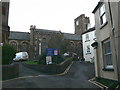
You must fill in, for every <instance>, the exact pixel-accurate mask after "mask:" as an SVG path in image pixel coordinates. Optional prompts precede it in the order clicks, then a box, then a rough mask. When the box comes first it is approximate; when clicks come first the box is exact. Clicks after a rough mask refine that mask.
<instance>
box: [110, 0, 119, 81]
mask: <svg viewBox="0 0 120 90" xmlns="http://www.w3.org/2000/svg"><path fill="white" fill-rule="evenodd" d="M108 5H109V11H110V20H111V26H112V34H113V42H114V48H115V52H116V41H115V33H114V31H115V28H114V25H113V18H112V12H111V6H110V0H108ZM115 58H116V64H117V76H118V82H120V78H119V77H120V76H119V67H118V65H119V63H118V57H117V54H116V53H115Z"/></svg>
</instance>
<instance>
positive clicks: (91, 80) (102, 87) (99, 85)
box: [88, 77, 108, 90]
mask: <svg viewBox="0 0 120 90" xmlns="http://www.w3.org/2000/svg"><path fill="white" fill-rule="evenodd" d="M93 79H95V77H94V78H92V79H90V80H88V81H89V82H91V83H93V84H95V85H96V86H98V87H100V88H101V89H102V90H105V89H106V90H108V87H107V86H105V85H103V84H100V83H98V82H96V81H95V82H94V81H93ZM104 88H105V89H104Z"/></svg>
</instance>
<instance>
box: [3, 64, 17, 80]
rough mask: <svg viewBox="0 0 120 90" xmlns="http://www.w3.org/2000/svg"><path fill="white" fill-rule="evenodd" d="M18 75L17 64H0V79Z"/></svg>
mask: <svg viewBox="0 0 120 90" xmlns="http://www.w3.org/2000/svg"><path fill="white" fill-rule="evenodd" d="M18 76H19V64H12V65H2V80H6V79H11V78H15V77H18Z"/></svg>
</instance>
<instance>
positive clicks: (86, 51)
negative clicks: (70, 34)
mask: <svg viewBox="0 0 120 90" xmlns="http://www.w3.org/2000/svg"><path fill="white" fill-rule="evenodd" d="M88 46H89V52H88ZM87 54H91V51H90V45H87V46H86V55H87Z"/></svg>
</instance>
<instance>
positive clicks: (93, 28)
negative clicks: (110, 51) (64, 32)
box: [82, 27, 95, 34]
mask: <svg viewBox="0 0 120 90" xmlns="http://www.w3.org/2000/svg"><path fill="white" fill-rule="evenodd" d="M94 30H95V27H92V28H89V29H88V30H87V31H85V32H83V33H82V34H85V33H88V32H91V31H94Z"/></svg>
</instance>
